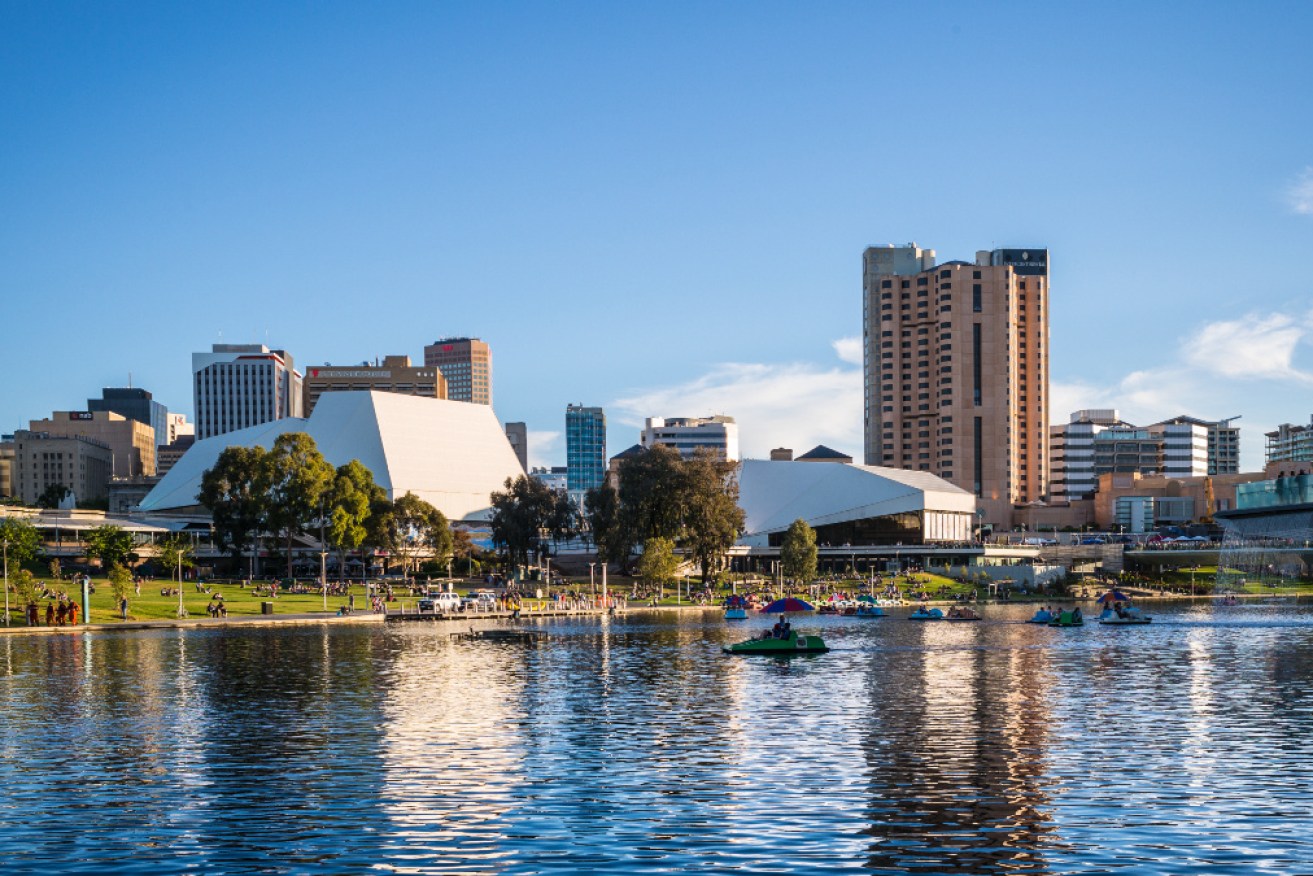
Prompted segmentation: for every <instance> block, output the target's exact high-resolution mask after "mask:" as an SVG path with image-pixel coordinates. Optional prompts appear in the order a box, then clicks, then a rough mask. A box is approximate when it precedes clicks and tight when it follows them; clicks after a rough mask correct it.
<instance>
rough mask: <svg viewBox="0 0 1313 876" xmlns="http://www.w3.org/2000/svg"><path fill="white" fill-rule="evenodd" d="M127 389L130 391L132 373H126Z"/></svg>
mask: <svg viewBox="0 0 1313 876" xmlns="http://www.w3.org/2000/svg"><path fill="white" fill-rule="evenodd" d="M128 389H132V372H131V371H129V372H128Z"/></svg>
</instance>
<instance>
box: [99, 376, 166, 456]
mask: <svg viewBox="0 0 1313 876" xmlns="http://www.w3.org/2000/svg"><path fill="white" fill-rule="evenodd" d="M87 410H89V411H109V412H111V413H115V414H118V415H119V416H121V417H127V418H128V419H129V420H136V421H137V422H138V423H145V424H146V425H148V426H150V427H151V429H152V430H153V431H154V433H155V439H154V440H155V443H156V444H167V443H169V442H168V438H167V435H168V431H169V409H168V408H166V407H165V406H164V405H162V404H160V403H159V402H157V401H155V399H154V397H153V396H152V395H151V394H150V393H149V392H147V391H146V390H144V389H137V388H135V387H118V388H109V387H106V388H105V389H102V390H101V391H100V398H89V399H87Z"/></svg>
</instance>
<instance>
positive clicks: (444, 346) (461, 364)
mask: <svg viewBox="0 0 1313 876" xmlns="http://www.w3.org/2000/svg"><path fill="white" fill-rule="evenodd" d="M424 364H425V366H436V367H437V369H438V370H439V371H441V372H442V376H443V378H444V379H445V380H446V381H447V398H449V399H451V400H452V401H463V402H473V403H474V404H478V405H490V404H492V350H491V349H489V347H488V345H487V344H485V343H484V342H483V341H481V340H479V339H478V338H443V339H442V340H440V341H434V342H433V343H431V344H429V345H428V346H427V347H425V348H424Z"/></svg>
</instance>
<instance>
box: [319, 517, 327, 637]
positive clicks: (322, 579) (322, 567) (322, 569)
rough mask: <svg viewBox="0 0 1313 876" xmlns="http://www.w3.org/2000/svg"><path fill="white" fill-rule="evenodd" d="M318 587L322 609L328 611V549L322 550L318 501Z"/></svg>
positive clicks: (322, 523) (322, 540) (322, 527)
mask: <svg viewBox="0 0 1313 876" xmlns="http://www.w3.org/2000/svg"><path fill="white" fill-rule="evenodd" d="M319 589H320V591H321V592H322V593H323V595H324V611H328V551H326V550H324V503H323V502H322V501H321V502H320V503H319Z"/></svg>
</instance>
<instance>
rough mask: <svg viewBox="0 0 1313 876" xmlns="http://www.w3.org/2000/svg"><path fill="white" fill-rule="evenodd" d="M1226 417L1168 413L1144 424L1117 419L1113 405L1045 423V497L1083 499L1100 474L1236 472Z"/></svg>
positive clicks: (1235, 438) (1234, 435)
mask: <svg viewBox="0 0 1313 876" xmlns="http://www.w3.org/2000/svg"><path fill="white" fill-rule="evenodd" d="M1229 423H1230V421H1229V420H1221V421H1217V422H1209V421H1207V420H1199V419H1196V418H1194V417H1185V416H1181V417H1174V418H1172V419H1170V420H1163V421H1162V422H1160V423H1154V424H1152V425H1149V426H1136V425H1134V424H1131V423H1127V422H1125V421H1123V420H1121V419H1120V418H1119V417H1118V415H1117V411H1115V410H1106V409H1105V410H1081V411H1076V412H1075V413H1073V414H1072V415H1071V421H1070V422H1068V423H1065V424H1063V425H1061V426H1052V427H1050V445H1051V447H1052V460H1053V461H1052V465H1053V468H1052V472H1051V476H1050V501H1052V502H1072V501H1079V500H1081V499H1088V498H1089V497H1090V496H1092V495H1093V494H1094V493H1095V491H1096V490H1097V489H1098V484H1099V476H1100V475H1104V474H1110V473H1116V474H1130V473H1138V474H1142V475H1161V476H1163V477H1165V478H1197V477H1204V476H1206V475H1217V474H1237V473H1238V472H1237V471H1236V469H1238V468H1239V452H1240V439H1239V434H1238V433H1239V430H1238V429H1234V428H1232V427H1231V426H1230V425H1229Z"/></svg>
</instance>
